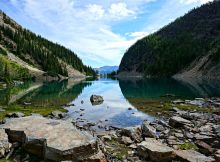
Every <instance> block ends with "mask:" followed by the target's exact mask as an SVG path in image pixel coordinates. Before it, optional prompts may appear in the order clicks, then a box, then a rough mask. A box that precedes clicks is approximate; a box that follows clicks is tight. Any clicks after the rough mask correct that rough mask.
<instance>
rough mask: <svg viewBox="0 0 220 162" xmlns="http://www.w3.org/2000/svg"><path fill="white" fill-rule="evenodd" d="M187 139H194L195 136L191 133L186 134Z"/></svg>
mask: <svg viewBox="0 0 220 162" xmlns="http://www.w3.org/2000/svg"><path fill="white" fill-rule="evenodd" d="M185 137H186V138H188V139H193V138H194V135H193V134H192V133H190V132H187V131H186V132H185Z"/></svg>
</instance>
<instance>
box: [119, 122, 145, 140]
mask: <svg viewBox="0 0 220 162" xmlns="http://www.w3.org/2000/svg"><path fill="white" fill-rule="evenodd" d="M120 134H121V136H127V137H130V138H131V139H132V140H134V141H136V142H141V141H142V132H141V127H139V126H137V127H127V128H123V129H121V132H120Z"/></svg>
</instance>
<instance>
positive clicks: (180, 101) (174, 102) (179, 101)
mask: <svg viewBox="0 0 220 162" xmlns="http://www.w3.org/2000/svg"><path fill="white" fill-rule="evenodd" d="M172 103H173V104H184V103H185V101H183V100H180V99H178V100H175V101H172Z"/></svg>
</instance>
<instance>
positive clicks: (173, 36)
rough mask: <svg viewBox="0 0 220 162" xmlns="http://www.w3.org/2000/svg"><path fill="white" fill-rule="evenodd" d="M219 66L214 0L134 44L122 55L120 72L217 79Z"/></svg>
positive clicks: (219, 16) (219, 17)
mask: <svg viewBox="0 0 220 162" xmlns="http://www.w3.org/2000/svg"><path fill="white" fill-rule="evenodd" d="M219 67H220V1H219V0H216V1H214V2H212V3H208V4H205V5H203V6H201V7H200V8H197V9H193V10H192V11H190V12H189V13H188V14H186V15H185V16H183V17H180V18H178V19H177V20H175V21H174V22H173V23H171V24H169V25H167V26H165V27H164V28H162V29H161V30H159V31H158V32H156V33H154V34H152V35H149V36H147V37H145V38H143V39H142V40H139V41H137V42H136V43H135V44H134V45H133V46H131V47H130V48H129V49H128V51H127V52H126V53H125V55H124V56H123V58H122V61H121V64H120V67H119V71H120V73H121V74H123V73H126V72H129V73H131V74H134V73H141V74H143V75H145V76H173V75H175V74H177V75H175V77H208V78H220V68H219ZM197 74H199V75H197Z"/></svg>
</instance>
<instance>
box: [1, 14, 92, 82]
mask: <svg viewBox="0 0 220 162" xmlns="http://www.w3.org/2000/svg"><path fill="white" fill-rule="evenodd" d="M3 54H5V56H4V58H5V59H9V60H10V61H13V63H14V64H17V65H19V66H20V67H22V68H24V69H27V70H28V71H29V73H30V75H32V76H35V77H38V76H39V75H49V76H59V77H82V76H85V75H93V74H94V70H93V69H92V68H91V67H88V66H85V65H84V64H83V63H82V60H81V59H79V58H78V57H77V55H76V54H75V53H74V52H72V51H71V50H69V49H67V48H65V47H63V46H61V45H59V44H57V43H53V42H50V41H48V40H46V39H44V38H42V37H41V36H39V35H36V34H34V33H32V32H31V31H29V30H27V29H24V28H22V27H21V26H20V25H18V24H17V23H16V22H15V21H13V20H12V19H11V18H9V17H8V16H7V15H6V14H5V13H3V12H2V11H0V55H2V56H3ZM0 70H2V71H5V67H2V69H0ZM3 74H4V73H2V74H0V75H1V78H4V76H2V75H3Z"/></svg>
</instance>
